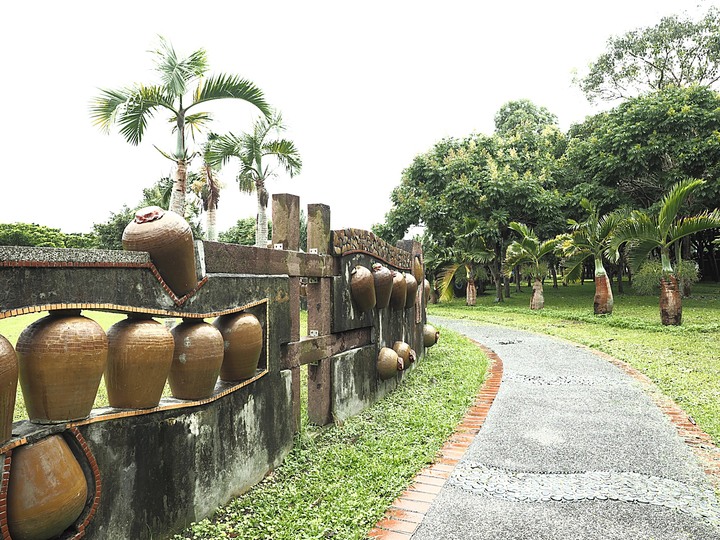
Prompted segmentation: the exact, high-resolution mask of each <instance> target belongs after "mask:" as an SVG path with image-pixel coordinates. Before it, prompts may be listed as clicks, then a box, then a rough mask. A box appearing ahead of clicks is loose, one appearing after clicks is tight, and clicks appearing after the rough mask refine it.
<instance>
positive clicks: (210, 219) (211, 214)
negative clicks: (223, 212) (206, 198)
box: [205, 204, 218, 242]
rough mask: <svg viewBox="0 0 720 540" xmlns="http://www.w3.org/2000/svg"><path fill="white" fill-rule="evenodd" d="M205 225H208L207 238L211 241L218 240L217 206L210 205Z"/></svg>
mask: <svg viewBox="0 0 720 540" xmlns="http://www.w3.org/2000/svg"><path fill="white" fill-rule="evenodd" d="M205 226H206V227H207V239H208V240H210V241H211V242H217V239H218V233H217V208H216V207H215V206H214V205H212V204H211V205H209V206H208V209H207V213H206V215H205Z"/></svg>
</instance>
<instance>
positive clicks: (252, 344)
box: [213, 313, 263, 382]
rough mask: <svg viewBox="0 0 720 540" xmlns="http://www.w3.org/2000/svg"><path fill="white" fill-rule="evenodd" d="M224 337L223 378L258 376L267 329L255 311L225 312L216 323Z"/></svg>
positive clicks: (221, 377)
mask: <svg viewBox="0 0 720 540" xmlns="http://www.w3.org/2000/svg"><path fill="white" fill-rule="evenodd" d="M213 326H215V328H217V329H218V330H220V333H221V334H222V337H223V347H224V351H225V353H224V357H223V363H222V367H221V368H220V379H221V380H223V381H229V382H234V381H241V380H243V379H249V378H251V377H254V376H255V372H256V370H257V367H258V362H259V360H260V353H261V352H262V346H263V328H262V325H261V324H260V321H259V320H258V319H257V317H255V315H253V314H251V313H235V314H232V315H222V316H221V317H218V318H217V319H215V321H214V322H213Z"/></svg>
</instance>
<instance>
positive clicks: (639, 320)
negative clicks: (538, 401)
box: [428, 282, 720, 443]
mask: <svg viewBox="0 0 720 540" xmlns="http://www.w3.org/2000/svg"><path fill="white" fill-rule="evenodd" d="M513 290H514V289H513ZM593 294H594V284H593V283H591V282H587V283H585V284H584V285H579V284H576V285H571V286H568V287H562V286H560V287H558V288H557V289H553V288H552V287H551V286H546V288H545V309H543V310H541V311H537V312H533V311H530V309H529V307H528V306H529V302H530V289H529V288H527V287H525V288H524V289H523V292H521V293H519V294H512V295H511V298H509V299H506V301H505V302H504V303H502V304H496V303H494V294H492V292H491V291H489V292H488V294H486V295H482V296H478V303H477V304H478V305H477V306H475V307H468V306H465V305H464V300H463V299H457V300H454V301H453V302H452V303H450V304H437V305H431V306H429V310H428V311H429V313H430V314H431V315H433V314H434V315H440V316H446V317H454V318H464V319H471V320H475V321H480V322H483V323H492V324H501V325H505V326H511V327H515V328H521V329H526V330H532V331H535V332H542V333H546V334H550V335H554V336H559V337H563V338H566V339H570V340H572V341H575V342H578V343H582V344H585V345H588V346H590V347H593V348H595V349H598V350H601V351H603V352H606V353H608V354H611V355H612V356H614V357H616V358H619V359H620V360H624V361H625V362H627V363H629V364H631V365H632V366H634V367H635V368H637V369H638V370H640V371H642V372H643V373H645V374H646V375H647V376H649V377H650V378H651V379H652V380H653V381H654V382H655V383H656V384H657V385H658V387H659V388H660V389H661V390H662V391H663V392H664V393H665V394H666V395H667V396H669V397H671V398H672V399H674V400H675V401H676V402H677V403H678V404H679V405H680V406H681V407H682V408H683V409H684V410H685V412H687V413H688V414H689V415H691V416H692V417H693V418H694V419H695V421H696V422H697V424H698V425H699V426H700V427H701V428H702V429H703V430H704V431H706V432H707V433H708V434H709V435H710V436H711V437H712V438H713V440H714V441H715V443H720V285H718V284H699V285H696V286H695V287H693V290H692V296H691V297H690V298H685V299H684V300H683V325H682V326H679V327H665V326H662V325H661V324H660V315H659V308H658V298H657V297H654V296H637V295H633V294H623V295H616V296H615V308H614V311H613V314H612V315H610V316H601V317H597V316H595V315H593Z"/></svg>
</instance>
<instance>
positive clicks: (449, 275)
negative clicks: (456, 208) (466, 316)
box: [438, 218, 495, 306]
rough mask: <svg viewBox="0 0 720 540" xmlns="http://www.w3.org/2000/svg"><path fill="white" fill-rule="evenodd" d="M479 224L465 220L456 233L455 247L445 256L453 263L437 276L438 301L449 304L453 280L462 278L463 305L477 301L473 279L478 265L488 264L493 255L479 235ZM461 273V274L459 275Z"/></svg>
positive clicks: (473, 220)
mask: <svg viewBox="0 0 720 540" xmlns="http://www.w3.org/2000/svg"><path fill="white" fill-rule="evenodd" d="M479 231H480V229H479V222H478V221H477V220H476V219H469V218H465V221H464V222H463V224H462V226H461V227H460V228H459V230H458V231H457V236H456V240H455V245H454V246H453V247H452V248H449V249H448V250H447V253H446V256H447V257H448V258H449V259H451V260H452V261H453V262H451V263H449V264H447V265H446V266H445V267H444V268H443V269H442V270H441V271H440V273H439V274H438V279H439V281H440V301H442V302H449V301H450V300H451V299H452V297H453V287H452V283H453V279H456V278H464V279H465V280H466V281H467V285H466V288H465V304H466V305H468V306H474V305H475V303H476V300H477V288H476V287H475V278H476V274H477V271H478V269H479V268H478V265H481V264H487V263H489V262H490V261H491V260H492V259H493V258H494V257H495V254H494V252H493V250H492V249H491V248H490V247H489V246H488V245H487V242H486V241H485V238H483V236H482V235H481V234H480V232H479ZM461 271H462V274H461V273H460V272H461Z"/></svg>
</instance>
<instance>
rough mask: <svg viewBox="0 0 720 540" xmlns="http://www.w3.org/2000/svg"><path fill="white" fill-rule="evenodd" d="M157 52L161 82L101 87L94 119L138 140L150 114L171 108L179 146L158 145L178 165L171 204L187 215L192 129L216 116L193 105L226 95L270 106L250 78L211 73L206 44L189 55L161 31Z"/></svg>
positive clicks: (264, 110)
mask: <svg viewBox="0 0 720 540" xmlns="http://www.w3.org/2000/svg"><path fill="white" fill-rule="evenodd" d="M153 54H154V55H155V60H156V66H155V68H156V71H157V72H158V73H159V75H160V80H161V82H160V84H154V85H149V86H146V85H143V84H136V85H134V86H132V87H128V88H121V89H115V90H112V89H100V95H99V96H98V97H97V98H95V100H94V101H93V102H92V103H91V104H90V117H91V118H92V121H93V124H95V125H97V126H98V127H100V129H102V130H103V131H106V132H109V131H110V128H111V127H112V126H113V125H116V126H117V127H118V129H119V131H120V134H121V135H122V136H123V137H125V140H127V142H129V143H130V144H133V145H137V144H139V143H140V141H142V138H143V136H144V135H145V130H146V128H147V123H148V120H149V119H150V118H152V117H153V116H154V114H155V112H156V111H157V110H158V109H163V110H166V111H167V112H168V113H170V115H171V116H170V119H169V121H170V122H171V123H172V124H174V128H173V130H174V131H175V132H176V137H177V139H176V147H175V152H174V153H172V154H169V153H167V152H164V151H162V150H160V149H159V148H158V150H159V151H160V152H161V153H162V154H163V155H164V156H165V157H167V158H168V159H170V160H172V161H174V162H175V164H176V165H177V170H176V175H175V182H174V186H173V197H172V202H171V205H170V210H172V211H173V212H176V213H177V214H180V215H181V216H182V215H183V214H184V210H185V190H186V186H187V166H188V162H189V161H190V160H191V159H192V157H193V155H194V154H192V155H191V153H190V152H189V151H188V147H187V143H188V141H187V131H189V132H190V135H193V136H194V134H195V132H197V131H199V130H200V129H201V128H202V127H203V126H204V125H205V124H207V123H208V122H209V121H210V120H211V119H212V117H211V115H210V114H208V113H206V112H194V113H192V114H190V110H191V109H193V108H194V107H196V106H197V105H200V104H201V103H207V102H209V101H213V100H216V99H225V98H233V99H240V100H244V101H247V102H248V103H252V104H253V105H255V106H256V107H257V108H258V109H260V111H261V112H262V113H263V114H264V115H265V116H269V114H270V108H269V106H268V104H267V103H266V101H265V98H264V96H263V93H262V91H261V90H260V89H259V88H258V87H257V86H255V84H253V83H252V82H250V81H248V80H246V79H242V78H240V77H239V76H237V75H228V74H218V75H212V76H209V77H205V74H206V73H207V71H208V64H207V57H206V53H205V50H203V49H198V50H197V51H195V52H193V53H191V54H190V55H189V56H187V57H186V58H178V56H177V54H176V52H175V49H174V48H173V46H172V45H171V44H170V43H168V42H167V41H166V40H165V39H164V38H162V37H161V38H160V46H159V48H158V49H156V50H155V51H153ZM193 85H194V86H193ZM191 86H193V87H192V88H191ZM156 148H157V147H156Z"/></svg>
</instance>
